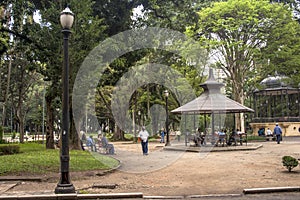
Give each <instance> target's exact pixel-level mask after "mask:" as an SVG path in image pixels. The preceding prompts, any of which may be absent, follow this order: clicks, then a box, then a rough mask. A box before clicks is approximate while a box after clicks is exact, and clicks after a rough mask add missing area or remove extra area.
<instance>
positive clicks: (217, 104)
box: [171, 69, 254, 114]
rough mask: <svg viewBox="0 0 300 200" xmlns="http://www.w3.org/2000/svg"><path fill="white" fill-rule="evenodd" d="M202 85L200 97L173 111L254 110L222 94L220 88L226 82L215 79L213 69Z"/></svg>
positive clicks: (232, 111)
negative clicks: (202, 90)
mask: <svg viewBox="0 0 300 200" xmlns="http://www.w3.org/2000/svg"><path fill="white" fill-rule="evenodd" d="M200 86H201V87H202V88H203V89H204V92H203V93H202V94H201V95H200V96H199V97H197V98H196V99H194V100H192V101H190V102H189V103H187V104H185V105H183V106H180V107H179V108H176V109H175V110H172V111H171V112H172V113H186V114H189V113H190V114H193V113H199V114H209V113H242V112H254V110H252V109H251V108H248V107H246V106H244V105H242V104H240V103H238V102H236V101H234V100H232V99H229V98H228V97H226V96H225V95H223V94H221V92H220V88H221V87H223V86H224V84H222V83H219V82H217V81H216V80H215V78H214V75H213V71H212V69H210V70H209V78H208V79H207V81H205V82H204V83H203V84H201V85H200Z"/></svg>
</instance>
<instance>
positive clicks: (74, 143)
mask: <svg viewBox="0 0 300 200" xmlns="http://www.w3.org/2000/svg"><path fill="white" fill-rule="evenodd" d="M69 131H70V134H69V139H70V143H69V144H70V145H69V148H70V149H77V150H79V149H81V145H80V138H79V133H77V131H76V127H75V123H74V117H73V112H72V106H70V129H69Z"/></svg>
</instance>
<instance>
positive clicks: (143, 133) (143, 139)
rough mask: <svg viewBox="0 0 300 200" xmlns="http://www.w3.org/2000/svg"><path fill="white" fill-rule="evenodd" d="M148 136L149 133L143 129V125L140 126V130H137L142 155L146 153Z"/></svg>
mask: <svg viewBox="0 0 300 200" xmlns="http://www.w3.org/2000/svg"><path fill="white" fill-rule="evenodd" d="M148 137H149V133H148V131H147V130H146V129H145V126H143V127H142V130H141V131H140V132H139V138H140V139H141V144H142V150H143V155H145V156H146V155H148Z"/></svg>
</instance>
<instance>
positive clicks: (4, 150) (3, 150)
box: [0, 144, 20, 155]
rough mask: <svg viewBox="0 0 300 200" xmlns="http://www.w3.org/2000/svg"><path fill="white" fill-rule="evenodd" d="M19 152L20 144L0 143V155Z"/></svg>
mask: <svg viewBox="0 0 300 200" xmlns="http://www.w3.org/2000/svg"><path fill="white" fill-rule="evenodd" d="M17 153H20V146H19V145H17V144H14V145H0V155H10V154H17Z"/></svg>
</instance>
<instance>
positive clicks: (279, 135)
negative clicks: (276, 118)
mask: <svg viewBox="0 0 300 200" xmlns="http://www.w3.org/2000/svg"><path fill="white" fill-rule="evenodd" d="M274 134H275V135H276V141H277V144H280V140H281V134H282V130H281V128H280V127H279V126H278V123H276V126H275V128H274Z"/></svg>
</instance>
